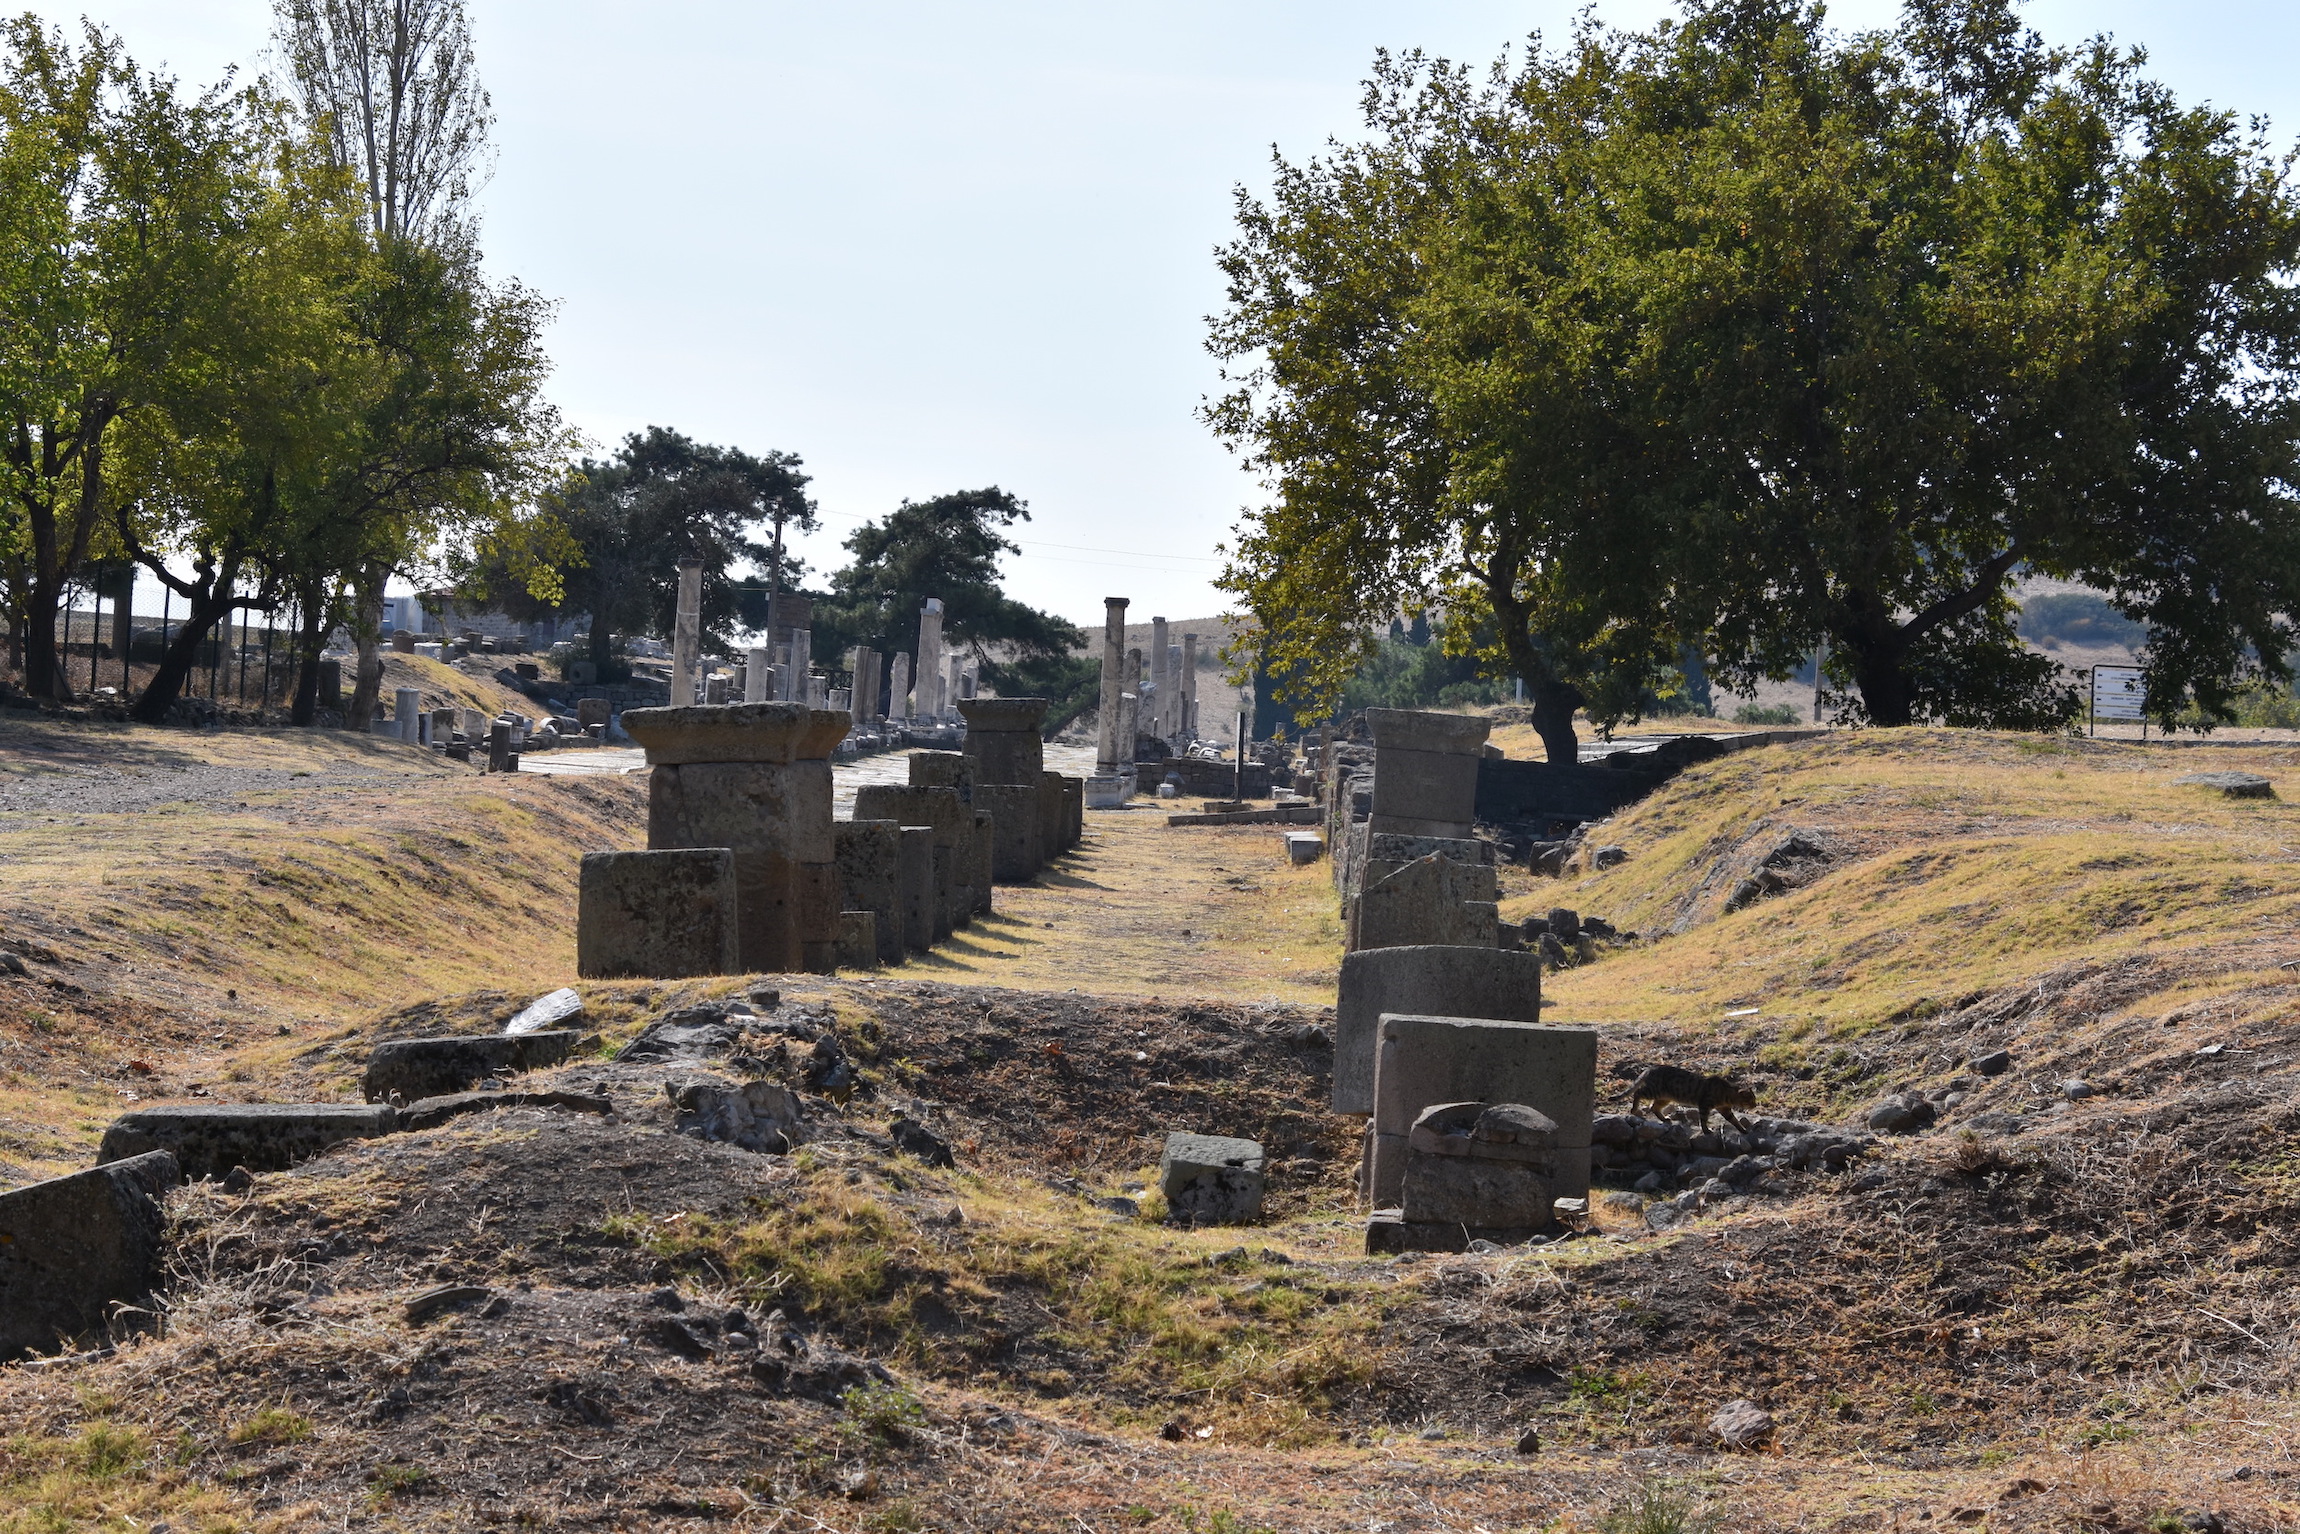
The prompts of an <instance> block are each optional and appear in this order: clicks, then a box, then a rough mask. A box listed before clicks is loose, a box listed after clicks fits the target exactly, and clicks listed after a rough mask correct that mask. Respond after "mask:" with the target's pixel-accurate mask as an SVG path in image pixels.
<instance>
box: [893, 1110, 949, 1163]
mask: <svg viewBox="0 0 2300 1534" xmlns="http://www.w3.org/2000/svg"><path fill="white" fill-rule="evenodd" d="M886 1132H887V1135H888V1137H889V1138H890V1139H892V1140H893V1141H894V1145H895V1149H896V1150H899V1151H901V1152H902V1153H903V1154H904V1155H906V1156H916V1157H917V1158H918V1159H919V1160H921V1161H923V1162H925V1163H926V1164H927V1165H928V1166H940V1167H954V1166H956V1165H958V1161H957V1158H956V1157H954V1156H952V1155H951V1153H950V1144H949V1142H948V1141H946V1140H944V1139H943V1137H942V1136H940V1135H938V1134H936V1133H935V1132H934V1131H933V1130H931V1129H929V1128H927V1127H926V1126H925V1125H924V1124H920V1123H918V1122H916V1121H915V1120H912V1119H909V1118H897V1119H896V1120H895V1121H894V1122H893V1123H891V1124H889V1125H887V1129H886Z"/></svg>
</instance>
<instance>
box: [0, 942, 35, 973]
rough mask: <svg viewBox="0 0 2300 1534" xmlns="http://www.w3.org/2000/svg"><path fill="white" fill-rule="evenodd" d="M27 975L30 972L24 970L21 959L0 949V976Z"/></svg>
mask: <svg viewBox="0 0 2300 1534" xmlns="http://www.w3.org/2000/svg"><path fill="white" fill-rule="evenodd" d="M29 973H31V971H29V970H27V969H25V967H24V961H23V960H22V959H21V958H19V957H18V956H17V955H15V954H12V953H10V952H9V951H8V950H7V949H5V948H0V974H10V975H24V974H29Z"/></svg>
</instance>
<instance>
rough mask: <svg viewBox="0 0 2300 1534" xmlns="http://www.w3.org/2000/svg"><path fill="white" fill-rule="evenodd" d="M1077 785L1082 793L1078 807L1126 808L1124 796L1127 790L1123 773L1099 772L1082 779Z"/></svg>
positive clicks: (1095, 808) (1092, 808) (1090, 808)
mask: <svg viewBox="0 0 2300 1534" xmlns="http://www.w3.org/2000/svg"><path fill="white" fill-rule="evenodd" d="M1079 787H1080V790H1081V795H1082V804H1081V806H1080V807H1081V808H1083V809H1089V810H1122V809H1124V808H1126V796H1127V794H1128V792H1129V790H1128V787H1127V780H1126V777H1125V775H1124V774H1123V773H1115V772H1107V773H1099V774H1097V775H1095V776H1094V777H1091V778H1086V779H1083V780H1082V781H1081V783H1080V785H1079Z"/></svg>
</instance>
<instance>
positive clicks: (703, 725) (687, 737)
mask: <svg viewBox="0 0 2300 1534" xmlns="http://www.w3.org/2000/svg"><path fill="white" fill-rule="evenodd" d="M828 712H829V710H819V711H818V710H812V709H809V708H808V707H807V706H806V705H805V704H804V703H721V704H709V703H705V704H692V705H689V706H687V707H685V708H632V709H625V710H624V711H623V729H624V732H625V733H626V734H628V735H629V736H630V737H631V738H632V739H633V740H635V741H637V742H638V743H639V744H640V745H642V746H644V747H646V749H647V764H648V765H649V766H650V767H666V766H678V765H682V764H684V763H688V762H766V763H774V764H788V763H791V762H796V761H800V760H802V759H805V758H806V757H808V756H810V755H812V756H815V757H827V756H829V755H830V751H831V748H832V747H833V746H836V745H837V744H838V743H839V741H840V740H842V739H844V738H845V736H846V731H847V726H846V725H845V724H843V723H842V724H841V725H840V726H839V728H838V733H837V735H835V736H833V737H832V738H831V739H829V740H827V741H819V744H820V749H819V750H816V749H815V747H816V746H817V744H818V738H819V736H820V734H821V732H822V730H823V729H825V728H827V727H828V726H827V725H825V724H822V723H821V721H819V720H818V718H817V717H816V716H817V715H818V713H828Z"/></svg>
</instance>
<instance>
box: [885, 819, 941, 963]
mask: <svg viewBox="0 0 2300 1534" xmlns="http://www.w3.org/2000/svg"><path fill="white" fill-rule="evenodd" d="M935 856H936V853H935V846H934V827H932V826H904V827H903V828H902V830H901V832H900V842H899V846H898V848H897V853H896V864H895V883H896V893H897V895H898V896H899V897H900V899H901V903H902V940H903V946H904V947H905V948H907V949H908V950H910V951H911V952H913V953H925V952H926V951H927V950H928V949H930V948H932V947H933V946H934V934H935V926H936V922H935V895H934V891H935V875H934V864H935Z"/></svg>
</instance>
